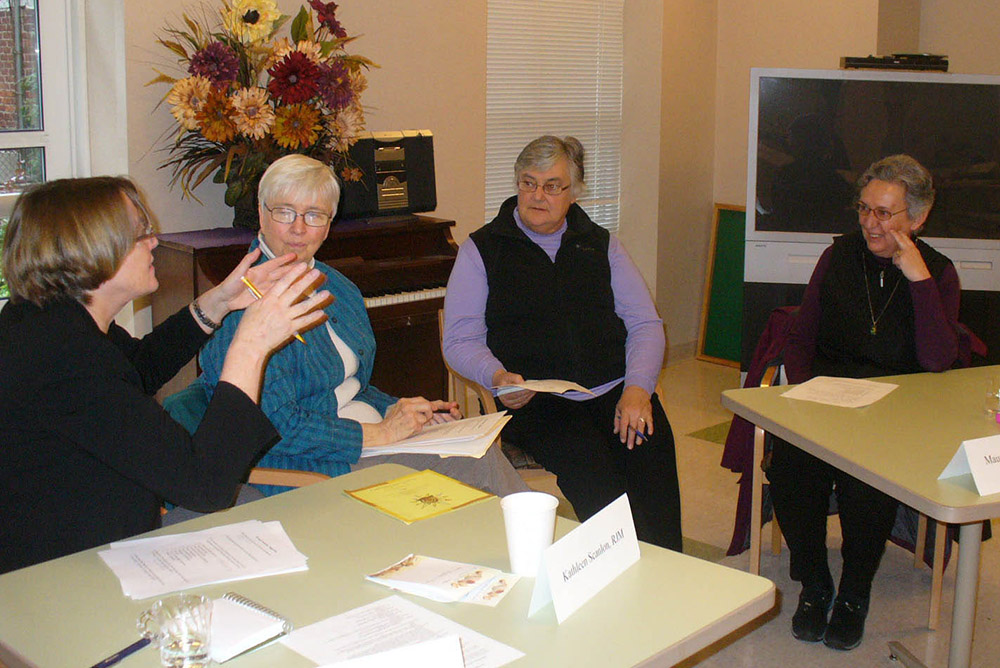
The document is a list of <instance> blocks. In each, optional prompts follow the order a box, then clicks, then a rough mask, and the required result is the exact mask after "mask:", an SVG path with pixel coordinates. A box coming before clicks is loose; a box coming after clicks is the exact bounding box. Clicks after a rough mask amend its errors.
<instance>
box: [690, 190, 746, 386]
mask: <svg viewBox="0 0 1000 668" xmlns="http://www.w3.org/2000/svg"><path fill="white" fill-rule="evenodd" d="M745 223H746V210H745V209H744V208H743V207H741V206H735V205H730V204H716V205H715V221H714V225H713V230H712V246H711V248H710V250H709V254H708V271H707V274H706V277H705V300H704V303H703V304H702V309H701V330H700V333H699V335H698V359H700V360H705V361H708V362H717V363H719V364H726V365H728V366H736V367H738V366H739V365H740V338H741V332H742V328H743V250H744V249H743V243H744V240H745V238H746V225H745Z"/></svg>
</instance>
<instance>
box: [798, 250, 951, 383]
mask: <svg viewBox="0 0 1000 668" xmlns="http://www.w3.org/2000/svg"><path fill="white" fill-rule="evenodd" d="M832 251H833V247H832V246H831V247H829V248H827V249H826V250H825V251H824V252H823V254H822V255H821V256H820V258H819V261H818V262H817V263H816V269H814V270H813V274H812V277H811V278H810V279H809V285H808V286H806V292H805V295H804V296H803V297H802V306H801V307H800V308H799V313H798V316H797V317H796V319H795V324H794V325H793V326H792V329H791V331H790V332H789V335H788V345H787V347H786V348H785V354H784V361H785V371H786V373H787V374H788V382H789V383H793V384H794V383H804V382H805V381H807V380H809V379H810V378H812V376H813V374H812V364H813V358H814V357H815V355H816V336H817V334H818V332H819V322H820V311H821V307H820V288H821V287H822V285H823V279H824V278H825V277H826V272H827V269H829V267H830V257H831V254H832ZM879 259H880V260H881V258H879ZM882 261H884V262H891V260H882ZM909 283H910V284H909V288H910V299H911V300H912V302H913V320H914V330H915V331H914V336H915V339H916V348H917V360H918V361H919V362H920V366H921V367H923V368H924V369H925V370H926V371H944V370H945V369H948V368H950V367H951V365H952V364H954V362H955V360H956V359H957V357H958V334H957V328H956V325H957V323H958V309H959V300H960V297H961V286H960V284H959V280H958V272H957V271H955V267H954V266H953V265H950V264H949V265H948V266H947V267H946V268H945V269H944V271H943V272H941V278H940V280H939V281H937V282H935V280H934V279H933V278H927V279H924V280H922V281H911V282H909Z"/></svg>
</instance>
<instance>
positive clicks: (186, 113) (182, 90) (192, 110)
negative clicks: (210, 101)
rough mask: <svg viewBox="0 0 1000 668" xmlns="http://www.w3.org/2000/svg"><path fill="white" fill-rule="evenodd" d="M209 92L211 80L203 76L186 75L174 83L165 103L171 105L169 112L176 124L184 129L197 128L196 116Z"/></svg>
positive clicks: (210, 90)
mask: <svg viewBox="0 0 1000 668" xmlns="http://www.w3.org/2000/svg"><path fill="white" fill-rule="evenodd" d="M211 92H212V82H211V81H209V80H208V79H206V78H205V77H187V78H186V79H180V80H179V81H177V82H176V83H174V87H173V88H171V89H170V93H168V94H167V104H169V105H171V106H170V113H171V114H173V115H174V118H176V119H177V124H178V125H180V126H181V127H182V128H183V129H185V130H197V129H198V120H197V118H196V116H197V115H198V112H199V111H201V107H202V105H204V104H205V100H206V99H207V98H208V96H209V94H210V93H211Z"/></svg>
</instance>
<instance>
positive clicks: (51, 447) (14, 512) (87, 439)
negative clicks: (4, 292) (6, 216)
mask: <svg viewBox="0 0 1000 668" xmlns="http://www.w3.org/2000/svg"><path fill="white" fill-rule="evenodd" d="M156 244H157V240H156V236H155V234H154V233H153V225H152V220H151V218H150V216H149V214H148V212H147V209H146V206H145V203H144V202H143V199H142V197H141V196H140V195H139V193H138V191H137V190H136V188H135V186H134V185H133V184H132V182H131V181H129V180H128V179H124V178H114V177H96V178H88V179H63V180H59V181H52V182H49V183H43V184H40V185H37V186H33V187H32V188H30V189H28V190H26V191H25V192H24V193H23V194H22V195H21V196H20V197H19V198H18V200H17V202H16V203H15V205H14V210H13V213H12V215H11V219H10V224H9V225H8V228H7V235H6V241H5V244H4V249H3V270H4V276H5V277H6V279H7V283H8V285H9V287H10V295H11V297H10V303H8V304H7V305H6V306H5V307H4V308H3V311H0V350H2V351H3V352H2V354H0V378H2V379H3V380H2V382H0V545H2V546H3V547H2V549H0V573H2V572H6V571H9V570H13V569H16V568H21V567H24V566H29V565H31V564H34V563H37V562H40V561H44V560H47V559H53V558H55V557H59V556H62V555H65V554H69V553H71V552H76V551H79V550H83V549H86V548H90V547H94V546H96V545H101V544H103V543H107V542H110V541H113V540H118V539H121V538H126V537H128V536H132V535H134V534H137V533H141V532H143V531H149V530H151V529H155V528H156V527H158V526H159V525H160V508H161V506H162V504H163V501H164V500H167V501H170V502H173V503H177V504H183V505H185V506H188V507H191V508H195V509H197V510H201V511H209V510H217V509H220V508H225V507H228V506H229V505H231V504H232V502H233V499H234V497H235V496H236V490H237V485H238V484H239V482H240V480H241V479H242V478H243V477H245V475H246V472H247V470H248V469H249V468H250V466H251V465H252V463H253V460H254V459H255V458H256V457H257V456H258V455H259V453H260V451H261V449H263V448H265V447H267V445H269V444H270V443H272V442H273V441H274V440H275V439H276V438H277V433H276V432H275V430H274V428H273V427H272V426H271V423H270V422H268V420H267V418H266V417H265V416H264V414H263V413H262V412H261V410H260V408H259V407H258V406H257V400H258V393H259V389H260V375H261V372H262V370H263V367H264V365H265V363H266V361H267V357H268V355H269V354H270V352H271V351H272V350H273V349H275V348H277V347H278V346H280V345H281V344H282V343H283V342H285V341H286V340H288V339H289V338H291V337H292V336H293V334H294V333H295V332H296V331H304V330H307V329H309V328H310V327H312V326H314V325H315V324H317V323H318V322H320V320H321V319H322V312H320V311H317V310H315V309H316V308H317V307H318V306H319V305H320V303H321V302H322V301H323V300H324V299H325V298H326V297H327V296H328V295H327V293H325V292H319V293H317V294H315V295H313V296H312V297H309V298H307V299H305V300H303V301H299V297H300V296H301V294H302V292H303V291H304V290H306V289H307V287H308V286H309V285H311V284H314V283H315V282H316V281H317V280H318V279H319V273H318V272H314V271H309V270H308V268H307V267H306V266H305V265H303V264H301V263H298V264H292V260H293V258H292V256H283V257H281V258H278V259H277V260H273V261H271V262H266V263H263V264H260V265H258V266H257V267H253V268H251V265H252V264H253V262H254V261H255V260H256V259H257V256H258V253H251V254H249V255H248V256H247V257H246V258H245V259H244V260H243V261H242V262H240V264H239V266H237V267H236V269H235V270H234V271H233V273H232V274H230V275H229V277H228V278H226V279H225V280H224V281H223V282H222V283H221V284H220V285H219V286H217V287H216V288H213V289H212V290H210V291H209V292H207V293H206V294H204V295H202V296H201V297H199V298H198V299H196V300H195V301H194V302H192V303H191V304H190V305H189V306H186V307H184V308H183V309H181V310H180V311H179V312H178V313H176V314H175V315H174V316H172V317H170V318H168V319H167V320H166V321H165V322H163V323H161V324H160V325H158V326H157V327H156V328H154V330H153V331H152V332H151V333H150V334H149V335H147V336H146V337H144V338H143V339H135V338H132V337H131V336H129V335H128V333H127V332H125V330H123V329H122V328H121V327H119V326H118V325H116V324H115V323H114V322H113V318H114V317H115V315H117V313H118V312H119V311H120V310H121V309H122V308H123V307H124V306H125V305H126V304H128V303H129V302H131V301H132V300H134V299H137V298H139V297H142V296H144V295H148V294H150V293H151V292H153V291H154V290H156V288H157V281H156V274H155V272H154V269H153V255H152V251H153V249H154V248H155V247H156ZM244 275H246V276H248V277H249V278H250V280H252V281H254V282H256V284H257V285H258V286H259V288H260V290H261V291H262V292H263V298H262V299H261V300H260V301H257V302H254V300H253V298H252V297H250V296H249V295H248V294H247V292H246V290H245V289H244V287H243V283H242V282H241V281H240V278H241V277H242V276H244ZM244 308H245V309H246V311H245V316H244V318H243V320H242V325H241V327H240V328H239V331H238V332H236V336H235V337H234V341H233V346H232V348H231V350H230V354H229V355H228V356H227V357H226V359H225V368H224V370H223V372H222V375H221V379H220V380H221V382H220V384H219V388H218V391H217V392H216V395H215V399H214V400H213V401H212V403H211V404H210V405H209V406H208V407H207V412H206V415H205V419H204V420H203V421H202V424H201V427H200V428H199V429H198V430H197V431H196V432H195V433H194V434H189V433H188V432H187V431H186V430H185V429H184V428H183V427H182V426H181V425H180V424H178V423H177V422H175V421H174V420H172V419H171V418H170V417H169V416H168V415H167V413H166V412H165V411H164V410H163V408H162V407H161V406H160V405H159V404H158V403H157V402H156V400H155V399H154V398H153V396H152V395H153V393H154V392H156V390H157V389H159V387H160V386H161V385H162V384H163V383H164V382H166V381H167V380H169V379H170V378H171V377H172V376H173V375H174V374H175V373H176V372H177V371H178V370H179V369H180V368H181V367H182V366H183V365H184V364H186V363H187V362H188V361H189V360H190V359H191V358H192V357H193V356H194V355H195V353H196V352H197V351H198V348H199V347H200V346H201V345H202V344H203V343H204V342H205V340H206V339H208V338H209V336H210V335H211V333H212V331H213V330H214V329H215V327H217V325H216V324H215V323H217V322H218V321H219V320H221V319H222V318H223V317H224V316H225V315H226V314H227V313H229V312H230V311H233V310H240V309H244Z"/></svg>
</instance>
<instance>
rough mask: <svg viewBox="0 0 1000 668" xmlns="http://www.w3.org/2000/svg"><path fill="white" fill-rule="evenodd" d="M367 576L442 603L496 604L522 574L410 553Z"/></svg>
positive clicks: (400, 589)
mask: <svg viewBox="0 0 1000 668" xmlns="http://www.w3.org/2000/svg"><path fill="white" fill-rule="evenodd" d="M365 579H366V580H371V581H372V582H377V583H378V584H382V585H385V586H386V587H390V588H392V589H395V590H397V591H401V592H405V593H407V594H415V595H417V596H423V597H424V598H429V599H431V600H432V601H440V602H441V603H454V602H456V601H460V602H462V603H476V604H478V605H488V606H490V607H493V606H495V605H496V604H497V603H499V602H500V600H501V599H502V598H503V597H504V596H506V595H507V592H509V591H510V589H511V587H513V586H514V585H515V584H517V581H518V580H519V579H520V578H519V576H517V575H512V574H510V573H504V572H503V571H499V570H497V569H495V568H489V567H487V566H476V565H475V564H463V563H460V562H458V561H445V560H444V559H435V558H434V557H425V556H422V555H419V554H410V555H408V556H407V557H406V558H405V559H402V560H400V561H397V562H396V563H394V564H393V565H392V566H389V567H388V568H384V569H382V570H381V571H379V572H377V573H372V574H371V575H367V576H365Z"/></svg>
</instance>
